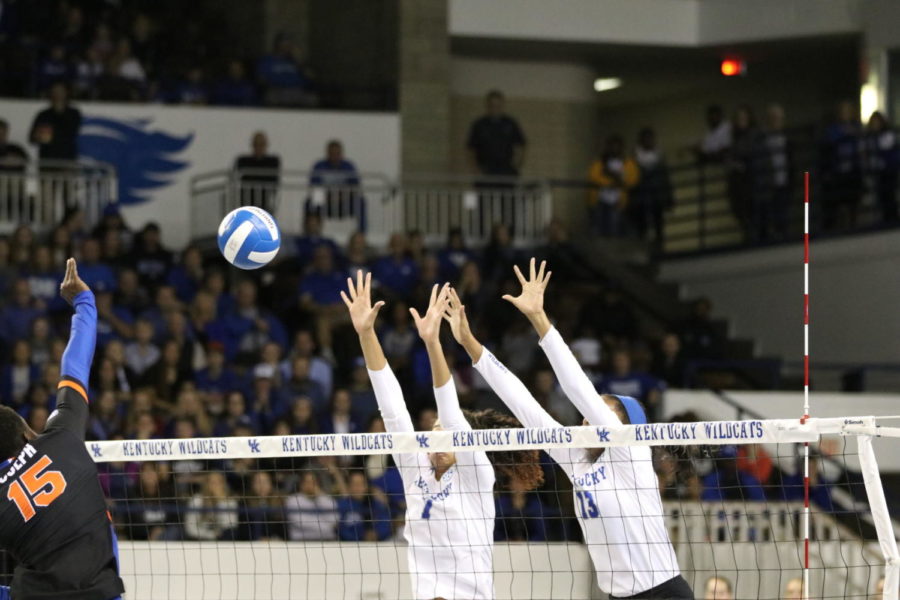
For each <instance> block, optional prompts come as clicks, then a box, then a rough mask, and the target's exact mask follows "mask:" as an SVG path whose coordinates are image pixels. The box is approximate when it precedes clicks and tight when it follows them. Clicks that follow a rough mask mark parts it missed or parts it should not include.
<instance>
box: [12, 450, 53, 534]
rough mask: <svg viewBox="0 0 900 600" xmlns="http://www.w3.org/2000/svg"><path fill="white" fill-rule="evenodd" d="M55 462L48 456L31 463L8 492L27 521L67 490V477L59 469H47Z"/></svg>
mask: <svg viewBox="0 0 900 600" xmlns="http://www.w3.org/2000/svg"><path fill="white" fill-rule="evenodd" d="M52 464H53V461H52V460H50V457H48V456H42V457H41V458H40V460H38V461H37V462H36V463H34V464H33V465H31V466H30V467H29V468H28V470H27V471H25V472H24V473H22V474H21V475H20V476H19V478H18V479H17V480H16V481H13V482H12V483H11V484H10V486H9V491H7V492H6V498H7V500H10V501H12V502H15V503H16V508H18V509H19V512H20V513H21V514H22V518H23V519H25V522H26V523H27V522H28V521H30V520H31V519H32V518H34V515H35V514H37V509H38V508H45V507H47V506H50V505H51V504H52V503H53V501H54V500H56V499H57V498H59V497H60V495H62V493H63V492H64V491H66V478H65V477H63V474H62V473H60V472H59V471H47V467H49V466H50V465H52Z"/></svg>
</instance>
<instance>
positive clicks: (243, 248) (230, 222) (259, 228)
mask: <svg viewBox="0 0 900 600" xmlns="http://www.w3.org/2000/svg"><path fill="white" fill-rule="evenodd" d="M279 248H281V233H280V232H279V231H278V224H277V223H276V222H275V219H273V218H272V215H270V214H269V213H267V212H266V211H264V210H263V209H261V208H257V207H255V206H242V207H240V208H236V209H234V210H233V211H231V212H230V213H228V214H227V215H225V218H224V219H222V223H221V224H219V251H220V252H221V253H222V256H224V257H225V260H227V261H228V262H230V263H231V264H233V265H234V266H236V267H237V268H239V269H248V270H249V269H258V268H260V267H263V266H265V265H267V264H269V263H270V262H271V261H272V259H273V258H275V255H276V254H278V249H279Z"/></svg>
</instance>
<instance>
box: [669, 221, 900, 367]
mask: <svg viewBox="0 0 900 600" xmlns="http://www.w3.org/2000/svg"><path fill="white" fill-rule="evenodd" d="M811 252H812V254H811V266H810V295H811V296H810V319H811V333H810V354H811V357H812V361H813V363H815V362H816V361H834V362H853V363H856V362H859V363H866V362H868V363H873V362H891V363H898V362H900V318H897V307H898V306H900V270H898V264H900V233H897V232H888V233H874V234H868V235H857V236H853V237H848V238H843V239H837V240H823V241H819V240H814V241H813V243H812V251H811ZM660 276H661V278H662V279H663V280H665V281H671V282H676V283H679V284H681V295H682V296H683V297H684V298H694V297H697V296H709V297H710V298H711V299H712V301H713V305H714V307H715V308H714V313H715V314H716V315H717V316H721V317H725V318H727V319H728V320H729V323H730V324H731V328H732V331H731V333H732V334H734V335H736V336H739V337H747V338H751V339H755V340H756V341H757V346H756V351H757V354H760V355H763V354H764V355H777V356H780V357H782V358H785V359H788V360H799V359H801V358H802V356H803V346H802V343H803V337H802V319H803V248H802V246H801V245H800V244H792V245H788V246H780V247H777V248H770V249H763V250H754V251H746V252H740V253H729V254H720V255H715V256H708V257H699V258H691V259H683V260H672V261H667V262H664V263H663V264H662V266H661V271H660Z"/></svg>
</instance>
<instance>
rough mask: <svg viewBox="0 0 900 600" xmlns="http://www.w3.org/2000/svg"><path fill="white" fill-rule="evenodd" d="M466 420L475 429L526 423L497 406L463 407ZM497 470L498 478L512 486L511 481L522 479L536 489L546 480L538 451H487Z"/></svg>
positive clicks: (520, 425)
mask: <svg viewBox="0 0 900 600" xmlns="http://www.w3.org/2000/svg"><path fill="white" fill-rule="evenodd" d="M463 414H464V415H465V417H466V421H468V422H469V425H471V426H472V428H473V429H518V428H520V427H522V423H520V422H519V420H518V419H516V418H515V417H512V416H510V415H506V414H503V413H501V412H498V411H496V410H493V409H490V408H488V409H485V410H476V411H472V410H463ZM487 455H488V458H489V459H490V461H491V463H492V464H493V465H494V469H495V470H496V471H497V481H498V482H499V483H500V485H501V486H503V487H505V488H508V487H509V485H510V482H511V481H513V480H518V481H519V482H520V483H522V484H523V485H524V487H525V489H527V490H533V489H536V488H538V487H540V486H541V485H543V483H544V470H543V469H542V468H541V465H540V455H539V453H538V451H537V450H496V451H492V452H488V453H487Z"/></svg>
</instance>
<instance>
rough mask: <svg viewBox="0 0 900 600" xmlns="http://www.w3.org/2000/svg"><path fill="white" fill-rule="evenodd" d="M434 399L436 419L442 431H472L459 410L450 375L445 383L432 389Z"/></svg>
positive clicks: (454, 386) (457, 397)
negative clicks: (439, 421)
mask: <svg viewBox="0 0 900 600" xmlns="http://www.w3.org/2000/svg"><path fill="white" fill-rule="evenodd" d="M434 399H435V401H436V402H437V409H438V418H439V419H440V420H441V425H442V426H443V427H444V429H455V430H460V429H472V426H471V425H469V422H468V421H466V417H465V415H463V412H462V410H461V409H460V408H459V396H457V395H456V384H455V383H454V382H453V376H452V375H451V376H450V380H449V381H448V382H447V383H445V384H444V385H442V386H441V387H436V388H434Z"/></svg>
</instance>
